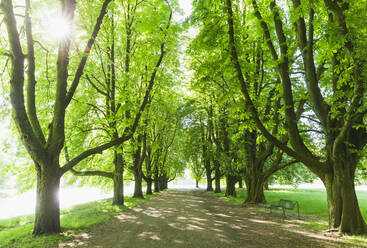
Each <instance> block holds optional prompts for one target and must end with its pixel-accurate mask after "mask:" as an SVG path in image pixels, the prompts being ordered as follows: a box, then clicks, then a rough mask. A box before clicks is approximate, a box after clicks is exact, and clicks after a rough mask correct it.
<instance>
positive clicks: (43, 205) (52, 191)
mask: <svg viewBox="0 0 367 248" xmlns="http://www.w3.org/2000/svg"><path fill="white" fill-rule="evenodd" d="M57 165H58V164H57ZM36 167H37V200H36V212H35V223H34V229H33V235H42V234H52V233H59V232H60V231H61V228H60V204H59V189H60V176H59V175H58V168H56V167H55V166H49V165H45V166H42V169H40V166H38V165H37V166H36Z"/></svg>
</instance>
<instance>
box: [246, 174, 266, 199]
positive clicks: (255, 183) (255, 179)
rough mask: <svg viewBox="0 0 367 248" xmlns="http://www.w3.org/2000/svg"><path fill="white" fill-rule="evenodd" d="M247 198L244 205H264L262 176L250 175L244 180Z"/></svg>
mask: <svg viewBox="0 0 367 248" xmlns="http://www.w3.org/2000/svg"><path fill="white" fill-rule="evenodd" d="M246 188H247V196H246V200H245V203H254V204H258V203H265V202H266V200H265V195H264V180H263V177H262V176H258V175H257V176H256V175H251V176H249V177H248V178H246Z"/></svg>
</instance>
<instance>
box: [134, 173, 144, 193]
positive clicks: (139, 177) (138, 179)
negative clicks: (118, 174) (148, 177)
mask: <svg viewBox="0 0 367 248" xmlns="http://www.w3.org/2000/svg"><path fill="white" fill-rule="evenodd" d="M138 167H139V166H138ZM141 169H142V168H135V170H134V179H135V184H134V195H133V197H134V198H144V195H143V189H142V181H143V174H142V170H141Z"/></svg>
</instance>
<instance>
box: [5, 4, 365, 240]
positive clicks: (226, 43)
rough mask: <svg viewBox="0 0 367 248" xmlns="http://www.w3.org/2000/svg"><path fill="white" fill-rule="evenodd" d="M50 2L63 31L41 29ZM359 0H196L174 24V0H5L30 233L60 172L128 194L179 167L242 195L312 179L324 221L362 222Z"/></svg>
mask: <svg viewBox="0 0 367 248" xmlns="http://www.w3.org/2000/svg"><path fill="white" fill-rule="evenodd" d="M48 8H55V9H57V10H58V11H59V12H60V13H61V17H62V18H63V20H66V22H65V24H64V25H66V26H67V28H68V29H67V30H69V32H67V33H66V34H65V35H63V36H62V37H59V38H58V39H57V40H55V39H52V37H50V36H51V34H50V33H48V32H47V31H46V30H45V28H42V23H44V22H45V20H44V19H43V18H45V17H44V16H43V15H44V13H45V12H46V10H47V9H48ZM366 10H367V1H365V0H361V1H347V0H323V1H305V0H291V1H285V0H278V1H275V0H261V1H260V0H259V1H255V0H225V1H219V0H218V1H217V0H215V1H212V0H194V1H193V12H192V14H191V16H190V17H189V18H188V19H187V20H186V21H185V22H183V23H179V22H178V21H176V19H175V18H174V16H175V15H176V14H177V13H178V12H179V6H178V2H177V1H176V0H118V1H116V0H115V1H113V0H103V1H86V0H81V1H76V0H62V1H58V2H57V3H55V2H54V1H44V2H42V3H41V2H39V1H32V0H19V1H18V0H16V1H12V0H1V1H0V20H2V21H1V22H0V31H1V35H0V56H1V57H0V72H1V71H3V72H2V74H0V78H1V80H2V81H1V82H2V88H3V91H4V92H6V94H7V95H5V94H4V95H3V96H2V98H3V99H5V100H4V101H9V102H10V103H11V111H12V119H13V124H14V129H15V130H16V133H17V135H18V138H19V140H20V141H21V143H22V144H23V146H24V147H25V151H26V153H27V154H28V155H24V156H25V157H27V158H28V157H29V159H30V160H31V161H32V162H33V166H32V170H30V171H29V170H25V171H27V173H28V175H27V177H28V178H30V179H29V181H30V182H32V180H34V181H35V184H36V188H37V205H36V214H35V225H34V231H33V233H34V235H42V234H49V233H59V232H60V231H61V228H60V208H59V200H58V191H59V188H60V183H61V180H63V181H65V182H67V183H68V184H74V185H75V184H77V185H95V186H99V187H104V188H107V189H110V190H111V191H113V204H115V205H123V204H124V183H125V184H126V181H134V185H135V191H134V197H140V198H143V197H144V194H143V190H142V189H143V186H146V194H152V191H153V187H154V191H155V192H158V191H160V190H164V189H166V188H167V187H168V182H170V181H172V180H174V179H176V178H177V177H179V176H181V175H183V174H184V171H185V168H189V169H190V170H191V174H192V177H193V178H194V179H195V180H196V185H197V187H198V184H199V182H200V181H201V180H203V179H204V178H205V179H206V185H207V187H206V189H207V190H208V191H214V192H221V190H222V189H221V184H223V181H225V188H226V191H225V194H226V196H235V195H236V190H235V189H236V187H235V186H236V184H237V183H238V184H239V186H240V187H243V185H242V184H243V182H244V184H245V186H246V190H247V198H246V199H244V202H245V203H250V204H259V203H265V202H266V199H265V195H264V189H266V188H267V186H268V185H269V184H271V183H273V182H275V181H277V182H286V183H290V184H298V183H299V182H308V181H312V180H313V179H316V178H318V179H320V180H321V181H322V182H323V184H324V186H325V188H326V192H327V201H328V208H329V228H330V229H335V230H338V231H340V232H343V233H353V234H361V233H366V232H367V226H366V223H365V221H364V219H363V217H362V215H361V210H360V208H359V205H358V199H357V196H356V192H355V185H356V182H357V180H363V179H364V176H363V175H364V173H363V171H364V166H365V158H366V155H365V153H366V144H367V129H366V124H367V118H366V113H367V104H366V97H367V94H366V85H367V82H366V81H367V78H366V77H367V68H366V59H365V58H366V57H367V49H366V46H365V44H366V42H367V23H366V22H367V11H366ZM183 50H184V51H183ZM8 96H10V97H8ZM2 113H7V111H2ZM22 149H23V148H21V147H20V148H19V150H22ZM23 150H24V149H23ZM0 162H1V161H0ZM10 166H14V164H8V165H1V167H0V175H2V176H4V177H5V176H6V171H9V169H8V168H9V167H10ZM18 166H20V167H21V165H18ZM22 168H23V167H22ZM32 178H33V179H32ZM0 182H1V181H0ZM31 185H32V183H30V187H32V186H31Z"/></svg>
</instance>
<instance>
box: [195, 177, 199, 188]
mask: <svg viewBox="0 0 367 248" xmlns="http://www.w3.org/2000/svg"><path fill="white" fill-rule="evenodd" d="M195 185H196V188H199V181H198V180H197V179H196V180H195Z"/></svg>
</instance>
